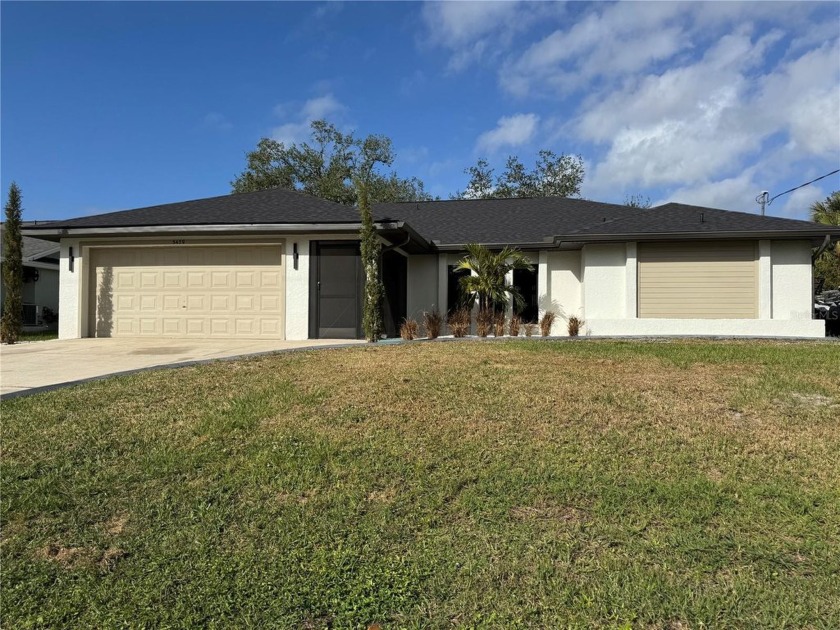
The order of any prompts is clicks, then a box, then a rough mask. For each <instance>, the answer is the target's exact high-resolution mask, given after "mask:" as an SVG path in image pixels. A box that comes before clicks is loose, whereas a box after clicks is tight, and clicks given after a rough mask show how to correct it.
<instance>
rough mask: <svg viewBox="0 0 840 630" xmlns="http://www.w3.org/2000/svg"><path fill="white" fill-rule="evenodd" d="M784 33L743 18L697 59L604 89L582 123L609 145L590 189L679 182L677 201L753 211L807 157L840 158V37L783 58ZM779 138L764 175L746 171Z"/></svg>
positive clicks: (587, 136)
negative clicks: (779, 53) (754, 26)
mask: <svg viewBox="0 0 840 630" xmlns="http://www.w3.org/2000/svg"><path fill="white" fill-rule="evenodd" d="M781 37H782V33H781V32H780V31H778V30H771V31H769V32H767V33H766V34H765V35H763V36H761V37H755V36H753V35H752V34H751V30H750V29H749V27H748V26H742V27H739V28H738V29H737V30H736V31H735V32H733V33H730V34H728V35H725V36H723V37H721V38H720V40H719V42H718V43H717V44H716V45H715V46H713V47H711V48H710V49H708V50H707V51H706V54H705V55H704V56H703V58H702V59H701V60H699V61H697V62H695V63H688V64H685V65H682V66H677V67H673V68H671V69H670V70H667V71H665V72H662V73H661V74H649V75H647V76H644V77H640V78H636V79H634V80H628V81H626V82H625V83H624V84H623V86H622V87H620V88H619V89H616V90H614V91H605V92H604V93H601V94H599V95H598V100H597V101H596V100H594V99H593V101H592V105H591V107H590V108H589V109H588V110H586V111H585V112H584V113H583V114H582V115H580V117H579V118H578V119H577V121H576V122H577V126H576V128H575V129H574V133H575V135H577V136H578V137H580V138H582V139H584V140H587V141H590V142H595V143H598V144H602V145H606V146H607V148H606V152H605V154H604V155H603V157H602V159H600V160H599V161H598V163H597V164H596V166H595V168H594V169H593V170H592V172H591V173H592V174H591V178H590V180H589V182H588V186H587V190H588V191H589V192H590V193H595V194H596V195H597V194H598V193H603V192H606V191H611V190H615V189H616V188H626V187H637V188H638V187H647V188H650V187H666V188H674V192H673V194H672V195H671V197H670V198H671V199H674V200H677V199H679V200H682V201H690V202H691V203H703V204H704V205H713V206H723V207H727V208H732V209H747V210H748V211H749V210H753V209H754V208H753V204H752V201H753V199H754V197H755V195H756V194H758V191H759V190H760V189H761V188H762V187H769V186H770V185H772V183H773V182H774V181H780V180H781V179H783V178H786V177H790V176H794V177H795V176H797V175H796V173H797V172H798V171H801V163H802V162H803V160H808V159H812V158H819V159H821V160H826V161H828V162H831V160H832V159H833V160H834V161H835V163H836V162H837V161H839V160H840V88H838V84H840V63H838V61H840V43H839V42H838V39H837V38H835V40H834V41H833V42H826V43H824V44H823V45H822V46H820V47H819V48H817V49H814V50H811V51H808V52H805V53H802V54H800V55H799V56H798V57H797V56H793V57H792V58H789V59H787V60H786V61H781V62H778V61H777V62H775V65H774V62H773V61H771V55H770V51H774V46H775V45H776V44H777V43H778V42H779V41H780V39H781ZM768 61H769V63H768ZM760 68H761V69H763V73H761V72H759V69H760ZM779 143H782V144H783V147H782V149H781V150H779V151H777V152H775V153H774V154H775V155H776V160H777V161H776V164H775V165H774V166H773V168H772V169H770V171H772V173H771V172H769V171H767V170H765V171H764V172H763V175H762V176H763V178H764V182H756V181H754V180H753V179H750V178H749V177H746V176H745V174H744V172H745V169H746V165H753V166H755V165H756V164H757V163H759V162H762V161H764V159H765V158H766V153H767V151H768V150H773V147H774V146H776V145H778V144H779ZM766 164H769V163H766ZM739 171H742V172H741V173H740V174H736V175H733V173H739ZM686 195H688V196H690V197H691V199H689V200H686V199H681V197H685V196H686ZM704 200H705V201H704ZM745 204H746V207H745Z"/></svg>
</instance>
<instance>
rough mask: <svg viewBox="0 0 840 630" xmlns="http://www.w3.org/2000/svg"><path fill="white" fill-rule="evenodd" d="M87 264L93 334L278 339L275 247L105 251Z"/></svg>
mask: <svg viewBox="0 0 840 630" xmlns="http://www.w3.org/2000/svg"><path fill="white" fill-rule="evenodd" d="M90 260H91V267H92V271H91V283H90V285H89V286H90V287H91V294H90V298H89V307H90V309H91V310H90V315H89V323H90V326H89V328H90V334H92V335H95V336H102V337H106V336H134V337H137V336H140V337H144V336H160V335H163V336H185V335H186V336H208V335H212V336H215V337H236V336H241V337H260V336H270V337H274V338H282V335H283V326H282V322H283V308H284V299H283V291H284V284H283V277H284V274H283V270H282V267H281V264H282V260H283V258H282V247H281V246H280V245H274V246H219V247H211V246H197V247H186V248H171V247H146V248H140V247H127V248H114V249H105V248H103V249H94V250H92V252H91V257H90ZM266 263H268V264H266Z"/></svg>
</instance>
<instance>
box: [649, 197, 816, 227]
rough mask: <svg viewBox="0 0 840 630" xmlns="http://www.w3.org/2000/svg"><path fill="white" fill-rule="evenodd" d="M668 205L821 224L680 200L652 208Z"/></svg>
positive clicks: (807, 222) (813, 223)
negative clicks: (696, 204)
mask: <svg viewBox="0 0 840 630" xmlns="http://www.w3.org/2000/svg"><path fill="white" fill-rule="evenodd" d="M668 206H678V207H682V208H694V209H697V210H700V211H706V210H711V211H713V212H725V213H727V214H740V215H745V216H748V217H759V218H762V219H771V220H774V221H790V222H792V223H806V224H808V225H820V224H819V223H816V222H815V221H809V220H807V219H791V218H790V217H777V216H775V215H767V214H755V213H754V212H745V211H743V210H726V209H724V208H712V207H711V206H695V205H694V204H691V203H680V202H678V201H669V202H668V203H663V204H662V205H659V206H653V207H652V208H650V209H651V210H655V209H660V208H666V207H668Z"/></svg>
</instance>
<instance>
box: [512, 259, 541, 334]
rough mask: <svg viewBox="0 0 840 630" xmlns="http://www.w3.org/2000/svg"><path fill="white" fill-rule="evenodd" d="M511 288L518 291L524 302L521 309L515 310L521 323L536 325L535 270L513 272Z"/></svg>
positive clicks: (537, 316) (537, 314)
mask: <svg viewBox="0 0 840 630" xmlns="http://www.w3.org/2000/svg"><path fill="white" fill-rule="evenodd" d="M513 286H515V287H516V288H517V289H519V293H520V295H522V299H523V300H524V302H525V303H524V304H523V305H522V307H520V308H517V309H515V310H516V314H517V315H519V317H521V318H522V321H523V323H526V324H529V323H530V324H536V323H538V320H539V317H540V305H539V295H538V290H537V268H536V267H534V270H533V271H528V270H527V269H514V270H513Z"/></svg>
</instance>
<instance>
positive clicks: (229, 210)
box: [27, 188, 840, 247]
mask: <svg viewBox="0 0 840 630" xmlns="http://www.w3.org/2000/svg"><path fill="white" fill-rule="evenodd" d="M373 214H374V218H375V219H376V220H377V221H385V220H386V219H389V220H392V221H404V222H405V223H406V224H408V226H410V227H411V228H413V230H414V231H416V232H417V234H419V235H420V236H421V237H422V238H424V239H425V240H427V241H435V242H437V243H438V244H440V245H442V246H445V245H451V246H458V245H463V244H464V243H470V242H479V243H484V244H511V245H520V246H522V245H531V244H534V245H535V244H539V243H550V242H553V241H554V240H555V239H558V238H559V239H561V240H564V241H574V240H576V239H579V240H597V239H598V238H603V239H605V240H607V239H610V238H619V237H621V236H622V235H636V236H638V235H648V236H650V237H651V238H653V237H655V235H668V234H674V235H676V234H680V235H684V236H682V237H685V238H702V237H703V235H713V234H722V233H723V234H735V235H737V234H738V233H743V234H744V235H745V236H746V235H758V234H779V235H789V234H791V235H794V236H796V235H801V236H803V237H805V236H808V237H818V236H820V235H823V236H824V235H826V234H837V235H840V229H838V228H831V227H828V226H822V225H818V224H815V223H810V222H808V221H796V220H792V219H780V218H777V217H762V216H759V215H756V214H748V213H744V212H730V211H727V210H717V209H713V208H702V207H698V206H687V205H683V204H677V203H669V204H665V205H663V206H657V207H655V208H650V209H647V210H642V209H639V208H630V207H627V206H624V205H616V204H610V203H599V202H597V201H588V200H585V199H569V198H564V197H547V198H538V199H459V200H452V201H427V202H419V203H413V202H412V203H378V204H374V206H373ZM701 216H702V217H703V220H702V221H701V220H700V218H701ZM358 222H359V213H358V210H357V209H356V208H353V207H350V206H345V205H341V204H337V203H333V202H331V201H326V200H324V199H319V198H317V197H312V196H309V195H306V194H303V193H300V192H296V191H292V190H285V189H281V188H274V189H271V190H262V191H257V192H251V193H240V194H231V195H224V196H220V197H210V198H207V199H197V200H195V201H184V202H179V203H170V204H164V205H159V206H151V207H148V208H138V209H136V210H124V211H121V212H109V213H107V214H98V215H93V216H88V217H81V218H78V219H69V220H66V221H51V222H47V223H44V224H39V225H32V226H27V229H28V230H32V231H31V232H30V233H33V232H35V233H37V231H38V230H44V232H43V234H44V235H45V236H46V235H47V234H48V233H49V232H48V230H49V231H52V235H51V236H53V237H54V238H57V236H55V235H56V234H57V232H56V230H62V229H73V228H81V229H85V228H90V229H96V228H113V227H118V228H119V227H126V228H129V227H141V226H142V227H154V226H164V225H169V226H187V227H188V226H199V225H242V224H245V225H250V224H277V225H284V224H316V223H342V224H355V223H358ZM53 247H54V246H53Z"/></svg>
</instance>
